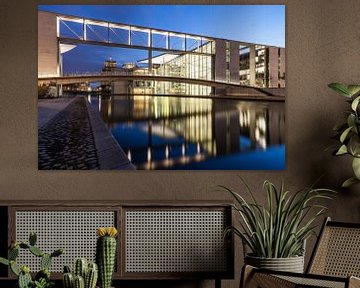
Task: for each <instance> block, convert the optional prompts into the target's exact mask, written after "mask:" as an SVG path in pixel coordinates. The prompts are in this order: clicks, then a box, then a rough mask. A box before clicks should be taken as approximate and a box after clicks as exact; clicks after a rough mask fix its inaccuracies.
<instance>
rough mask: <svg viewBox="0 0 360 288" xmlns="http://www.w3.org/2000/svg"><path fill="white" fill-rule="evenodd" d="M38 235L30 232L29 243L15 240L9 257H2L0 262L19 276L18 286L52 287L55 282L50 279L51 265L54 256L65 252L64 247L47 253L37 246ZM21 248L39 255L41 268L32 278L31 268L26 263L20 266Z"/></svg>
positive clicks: (22, 287) (29, 287) (26, 287)
mask: <svg viewBox="0 0 360 288" xmlns="http://www.w3.org/2000/svg"><path fill="white" fill-rule="evenodd" d="M36 241H37V236H36V234H35V233H30V236H29V243H25V242H19V243H15V242H13V243H12V244H11V246H10V249H9V252H8V259H6V258H3V257H0V263H1V264H4V265H7V266H10V269H11V271H12V272H13V273H14V274H15V275H16V276H17V277H18V285H17V287H18V288H50V287H53V286H54V282H52V281H51V280H50V275H51V273H50V265H51V262H52V259H53V258H54V257H58V256H60V255H62V254H63V253H64V250H63V249H57V250H55V251H54V252H52V253H45V252H43V251H42V250H41V249H40V248H39V247H37V246H36ZM20 249H24V250H28V251H29V252H30V253H31V254H33V255H35V256H37V257H39V258H40V259H41V260H40V267H41V270H40V271H39V272H38V273H37V274H36V275H35V278H34V279H32V277H31V274H30V268H29V267H28V266H26V265H23V266H19V265H18V263H16V259H17V257H18V256H19V252H20Z"/></svg>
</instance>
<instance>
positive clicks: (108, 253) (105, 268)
mask: <svg viewBox="0 0 360 288" xmlns="http://www.w3.org/2000/svg"><path fill="white" fill-rule="evenodd" d="M97 235H98V236H99V238H98V239H97V243H96V262H97V265H98V267H99V282H100V287H101V288H110V286H111V280H112V274H113V272H114V265H115V256H116V238H115V237H116V235H117V230H116V228H115V227H107V228H98V230H97Z"/></svg>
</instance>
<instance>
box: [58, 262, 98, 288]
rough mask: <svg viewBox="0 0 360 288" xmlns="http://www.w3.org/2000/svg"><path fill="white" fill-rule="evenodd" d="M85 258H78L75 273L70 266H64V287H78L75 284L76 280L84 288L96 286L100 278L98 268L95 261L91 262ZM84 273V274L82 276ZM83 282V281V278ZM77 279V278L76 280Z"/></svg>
mask: <svg viewBox="0 0 360 288" xmlns="http://www.w3.org/2000/svg"><path fill="white" fill-rule="evenodd" d="M87 263H88V261H87V259H85V258H78V259H76V261H75V263H74V273H71V269H70V267H69V266H64V274H63V286H64V288H77V287H76V286H75V281H77V285H78V286H80V287H82V286H81V285H84V287H83V288H95V287H96V282H97V278H98V268H97V265H96V264H95V263H89V264H87ZM82 275H84V276H82ZM80 278H81V279H82V282H83V283H81V280H80ZM76 279H77V280H76Z"/></svg>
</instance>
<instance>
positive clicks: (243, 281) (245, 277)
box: [239, 265, 254, 288]
mask: <svg viewBox="0 0 360 288" xmlns="http://www.w3.org/2000/svg"><path fill="white" fill-rule="evenodd" d="M253 271H254V267H252V266H250V265H244V267H243V268H242V271H241V278H240V285H239V287H240V288H246V287H248V285H249V283H250V280H251V275H252V274H253Z"/></svg>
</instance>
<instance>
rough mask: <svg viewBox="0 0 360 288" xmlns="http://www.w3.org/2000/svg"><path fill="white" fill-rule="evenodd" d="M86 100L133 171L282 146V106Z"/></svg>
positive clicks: (159, 99)
mask: <svg viewBox="0 0 360 288" xmlns="http://www.w3.org/2000/svg"><path fill="white" fill-rule="evenodd" d="M91 101H92V104H93V105H94V107H96V108H97V109H98V110H99V113H100V115H101V117H102V119H103V120H104V121H105V122H106V123H107V125H108V127H109V129H111V131H112V133H113V135H114V137H115V139H116V140H117V141H118V142H119V144H120V146H121V147H122V148H123V149H124V151H125V153H127V155H128V157H129V158H130V159H131V161H132V162H133V163H134V164H135V165H136V166H137V168H138V169H171V168H181V167H186V169H191V165H192V163H196V162H205V161H208V160H211V159H215V158H216V159H220V158H222V157H224V158H226V157H227V156H230V155H237V154H244V153H252V152H255V153H256V152H261V151H266V150H267V149H268V148H270V147H279V146H284V143H285V129H284V127H285V111H284V103H276V102H272V103H259V102H245V101H234V100H220V99H199V98H193V97H191V98H190V97H162V96H158V97H150V96H121V97H119V96H111V97H101V96H100V97H99V98H92V100H91ZM279 161H285V159H279ZM210 169H211V168H210ZM228 169H237V168H236V167H232V166H231V167H229V168H228Z"/></svg>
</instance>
